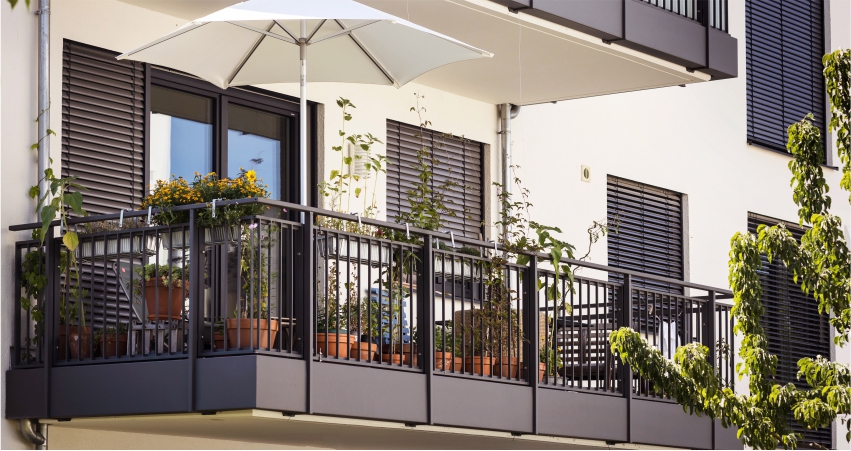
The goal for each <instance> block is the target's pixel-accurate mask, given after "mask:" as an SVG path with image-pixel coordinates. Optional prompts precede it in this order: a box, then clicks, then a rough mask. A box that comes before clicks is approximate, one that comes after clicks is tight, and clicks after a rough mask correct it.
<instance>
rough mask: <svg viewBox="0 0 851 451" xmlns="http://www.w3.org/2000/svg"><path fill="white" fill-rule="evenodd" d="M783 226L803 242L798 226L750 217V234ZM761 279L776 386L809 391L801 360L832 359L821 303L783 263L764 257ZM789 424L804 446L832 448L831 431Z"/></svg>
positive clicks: (770, 219) (765, 327)
mask: <svg viewBox="0 0 851 451" xmlns="http://www.w3.org/2000/svg"><path fill="white" fill-rule="evenodd" d="M781 222H782V223H784V224H785V225H786V228H787V229H788V230H789V231H790V232H792V236H794V237H795V239H796V240H799V241H800V239H801V236H802V235H803V234H804V232H805V231H804V229H802V228H801V227H799V226H798V225H797V224H791V223H787V222H785V221H780V220H777V219H772V218H767V217H764V216H759V215H755V214H753V213H750V214H748V231H749V232H751V233H756V231H757V227H759V225H760V224H766V225H768V226H773V225H777V224H778V223H781ZM759 278H760V284H761V285H762V299H761V300H762V305H763V307H764V308H765V314H763V316H762V318H761V322H762V326H763V328H764V329H765V334H766V336H767V337H768V352H770V353H772V354H775V355H776V356H777V358H778V363H777V382H778V383H781V384H788V383H792V382H793V383H795V384H796V385H798V386H799V387H800V388H802V389H803V388H806V387H807V383H806V381H800V380H798V360H800V359H802V358H804V357H815V356H816V355H821V356H822V357H828V358H829V357H830V323H829V322H828V319H829V318H828V316H827V315H822V314H819V312H818V302H817V301H816V300H815V299H814V298H813V297H812V296H807V295H806V294H805V293H804V292H803V291H801V287H800V286H799V285H797V284H796V283H795V281H794V280H793V276H792V273H791V272H790V271H788V270H787V269H786V266H784V265H783V263H782V262H780V261H777V260H775V261H774V262H772V263H769V262H768V258H766V257H765V256H763V257H762V269H761V270H760V272H759ZM789 421H790V425H791V426H792V429H793V430H795V431H796V432H800V433H802V434H804V441H805V442H812V443H819V444H821V445H823V446H825V447H827V448H830V447H831V436H832V434H831V430H830V429H829V428H828V429H817V430H815V431H808V430H806V429H804V428H802V427H801V426H799V425H798V423H797V422H796V421H794V420H793V419H791V418H790V419H789Z"/></svg>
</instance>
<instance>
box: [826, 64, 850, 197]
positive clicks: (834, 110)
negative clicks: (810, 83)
mask: <svg viewBox="0 0 851 451" xmlns="http://www.w3.org/2000/svg"><path fill="white" fill-rule="evenodd" d="M822 63H823V64H824V79H825V87H826V88H827V97H828V99H830V114H831V117H830V124H829V125H828V127H829V128H830V130H831V131H833V132H834V133H835V134H836V149H837V151H838V153H839V160H840V161H841V162H842V181H841V182H840V184H839V186H840V187H841V188H842V189H844V190H846V191H851V116H849V111H851V80H849V78H851V51H849V50H847V49H839V50H837V51H835V52H833V53H828V54H827V55H825V56H824V58H823V59H822Z"/></svg>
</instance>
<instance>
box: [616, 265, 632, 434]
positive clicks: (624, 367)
mask: <svg viewBox="0 0 851 451" xmlns="http://www.w3.org/2000/svg"><path fill="white" fill-rule="evenodd" d="M621 290H622V291H621V293H622V294H621V302H620V309H621V312H620V313H621V315H620V317H621V324H620V325H619V326H620V327H630V328H631V327H632V280H631V278H630V275H629V274H624V275H623V286H622V287H621ZM618 359H620V356H618ZM621 390H622V394H623V397H624V399H626V441H627V442H628V443H632V368H630V366H629V364H628V363H626V362H624V361H623V360H621Z"/></svg>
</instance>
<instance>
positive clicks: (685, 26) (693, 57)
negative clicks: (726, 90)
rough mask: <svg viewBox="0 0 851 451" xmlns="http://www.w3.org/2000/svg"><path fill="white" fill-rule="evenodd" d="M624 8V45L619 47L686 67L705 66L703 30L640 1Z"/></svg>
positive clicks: (698, 24)
mask: <svg viewBox="0 0 851 451" xmlns="http://www.w3.org/2000/svg"><path fill="white" fill-rule="evenodd" d="M624 7H625V10H626V23H625V24H624V26H625V28H626V39H627V41H625V42H619V43H620V44H623V45H626V46H628V47H633V46H636V48H637V49H640V50H644V51H646V52H647V53H649V54H651V55H654V56H659V57H661V58H664V59H667V60H673V61H674V62H679V63H680V64H682V65H684V66H686V67H701V66H704V65H705V63H706V27H704V26H703V25H701V24H700V23H698V22H695V21H694V20H691V19H688V18H686V17H682V16H680V15H679V14H676V13H672V12H670V11H665V10H664V9H662V8H657V7H655V6H653V5H650V4H648V3H645V2H643V1H638V0H626V2H624ZM630 44H631V45H630Z"/></svg>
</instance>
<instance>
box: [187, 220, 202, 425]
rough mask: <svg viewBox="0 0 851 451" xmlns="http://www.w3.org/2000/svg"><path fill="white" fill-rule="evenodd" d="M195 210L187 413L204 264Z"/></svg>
mask: <svg viewBox="0 0 851 451" xmlns="http://www.w3.org/2000/svg"><path fill="white" fill-rule="evenodd" d="M197 220H198V214H197V210H190V211H189V343H188V344H189V350H188V351H189V406H188V409H187V410H188V411H189V412H194V411H195V364H196V363H197V360H198V321H200V320H201V316H202V314H201V309H200V308H199V307H198V306H199V305H200V298H201V293H203V292H204V290H203V288H202V287H203V286H204V279H203V278H202V274H203V271H204V266H205V265H204V264H203V262H201V246H200V243H201V237H200V233H199V232H200V230H199V229H198V222H197Z"/></svg>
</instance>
